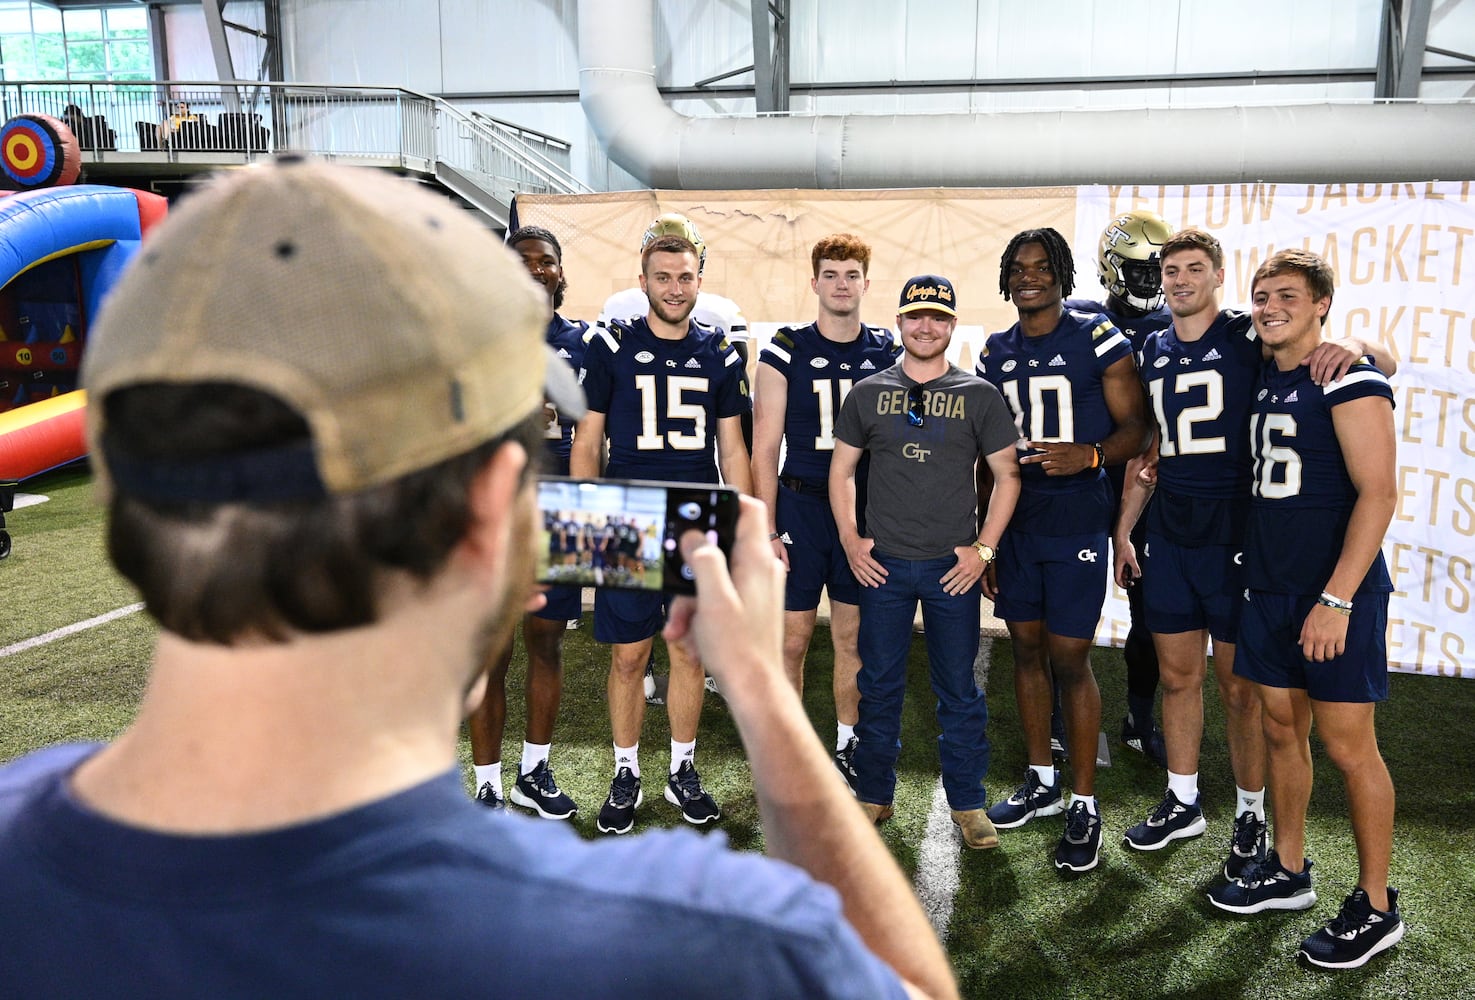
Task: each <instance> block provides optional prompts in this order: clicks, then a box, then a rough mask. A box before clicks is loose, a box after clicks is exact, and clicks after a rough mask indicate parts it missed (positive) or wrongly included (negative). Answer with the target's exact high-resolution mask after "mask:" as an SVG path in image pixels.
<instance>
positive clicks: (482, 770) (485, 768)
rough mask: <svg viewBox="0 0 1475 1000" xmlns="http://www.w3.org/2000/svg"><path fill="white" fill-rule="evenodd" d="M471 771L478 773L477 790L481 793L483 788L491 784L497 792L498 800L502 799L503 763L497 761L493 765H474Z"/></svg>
mask: <svg viewBox="0 0 1475 1000" xmlns="http://www.w3.org/2000/svg"><path fill="white" fill-rule="evenodd" d="M471 770H473V771H475V772H476V790H477V791H478V792H479V791H481V786H482V785H486V784H490V785H491V786H492V787H493V788H495V789H496V790H497V798H499V799H500V798H502V797H503V796H502V762H501V761H500V760H499V761H496V762H495V763H492V764H472V765H471Z"/></svg>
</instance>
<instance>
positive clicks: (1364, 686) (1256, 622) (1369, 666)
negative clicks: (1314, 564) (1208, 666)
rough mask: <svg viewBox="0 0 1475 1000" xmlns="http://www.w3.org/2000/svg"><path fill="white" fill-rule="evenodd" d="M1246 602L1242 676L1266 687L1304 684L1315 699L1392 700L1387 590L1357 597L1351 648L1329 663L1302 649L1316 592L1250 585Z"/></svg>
mask: <svg viewBox="0 0 1475 1000" xmlns="http://www.w3.org/2000/svg"><path fill="white" fill-rule="evenodd" d="M1244 601H1245V607H1244V613H1243V614H1242V615H1241V616H1240V620H1239V643H1238V644H1237V645H1236V647H1235V652H1234V672H1235V674H1236V675H1237V676H1240V677H1243V678H1245V679H1246V680H1251V681H1254V682H1255V683H1256V684H1264V685H1265V686H1266V687H1277V688H1301V689H1303V690H1304V691H1305V692H1306V694H1307V695H1308V696H1310V697H1311V698H1313V699H1315V700H1316V701H1331V702H1371V701H1386V700H1387V698H1388V647H1387V629H1388V595H1387V594H1377V593H1361V594H1358V595H1356V596H1355V597H1354V598H1353V599H1352V616H1351V617H1350V618H1348V619H1347V649H1346V652H1344V653H1343V654H1342V655H1341V656H1338V657H1336V658H1334V659H1331V660H1327V661H1326V662H1324V663H1313V662H1311V661H1310V660H1308V659H1306V657H1305V656H1303V655H1302V654H1301V626H1302V625H1303V624H1304V623H1305V621H1306V615H1307V614H1309V613H1310V612H1311V609H1312V608H1313V607H1314V606H1315V605H1316V598H1315V597H1312V596H1309V595H1305V594H1272V593H1268V592H1267V591H1263V590H1247V591H1245V596H1244Z"/></svg>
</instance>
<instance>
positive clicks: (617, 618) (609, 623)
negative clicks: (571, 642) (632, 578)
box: [594, 590, 666, 642]
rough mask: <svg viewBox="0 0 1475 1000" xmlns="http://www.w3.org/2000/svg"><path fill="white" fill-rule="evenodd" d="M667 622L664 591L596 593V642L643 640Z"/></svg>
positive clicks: (598, 591) (601, 591)
mask: <svg viewBox="0 0 1475 1000" xmlns="http://www.w3.org/2000/svg"><path fill="white" fill-rule="evenodd" d="M665 625H666V595H665V594H661V593H651V592H650V591H645V590H596V591H595V592H594V641H595V642H641V641H643V640H645V639H649V638H650V637H651V636H653V635H656V634H657V633H659V632H660V631H661V629H662V628H664V627H665Z"/></svg>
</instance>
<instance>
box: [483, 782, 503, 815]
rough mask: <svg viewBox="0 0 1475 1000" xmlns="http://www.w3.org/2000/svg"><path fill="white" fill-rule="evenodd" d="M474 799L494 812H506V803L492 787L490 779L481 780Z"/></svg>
mask: <svg viewBox="0 0 1475 1000" xmlns="http://www.w3.org/2000/svg"><path fill="white" fill-rule="evenodd" d="M476 801H477V802H479V803H481V804H482V805H484V806H486V807H487V808H488V809H491V810H492V811H494V812H506V811H507V803H506V802H505V801H504V800H503V798H502V796H501V795H499V794H498V793H497V790H496V789H495V788H493V787H492V783H491V782H490V781H483V782H482V783H481V787H480V788H478V789H477V790H476Z"/></svg>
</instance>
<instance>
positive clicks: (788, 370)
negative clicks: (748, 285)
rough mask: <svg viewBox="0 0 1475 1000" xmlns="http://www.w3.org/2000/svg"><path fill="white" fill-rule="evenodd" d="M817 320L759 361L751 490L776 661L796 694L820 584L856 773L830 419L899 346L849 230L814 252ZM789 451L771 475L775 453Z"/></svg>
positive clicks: (843, 741)
mask: <svg viewBox="0 0 1475 1000" xmlns="http://www.w3.org/2000/svg"><path fill="white" fill-rule="evenodd" d="M810 264H811V266H812V267H813V269H814V277H813V279H812V280H811V281H810V283H809V285H810V288H812V289H813V290H814V294H815V295H816V296H817V297H818V298H819V317H818V318H817V319H816V320H815V321H814V322H813V323H810V324H809V325H808V326H803V327H787V328H785V329H783V330H780V331H779V332H778V333H777V334H776V335H775V336H774V338H773V340H772V341H771V342H770V343H769V344H768V346H767V347H765V348H764V349H763V353H762V354H761V355H759V358H758V375H757V385H756V386H755V389H756V392H755V393H754V400H753V405H754V419H753V489H754V490H755V491H756V492H757V495H758V498H759V499H760V500H762V501H763V502H764V503H766V504H768V516H769V518H770V524H769V536H770V539H771V541H772V542H773V549H774V552H776V553H777V554H778V557H779V558H780V559H782V560H783V562H784V565H785V566H786V567H787V568H788V571H789V572H788V576H787V577H786V578H785V581H784V667H785V668H786V669H787V671H788V674H789V679H790V680H792V681H793V682H794V687H795V688H797V689H798V690H799V692H800V693H801V694H802V693H803V691H804V657H805V655H806V654H807V653H808V651H809V640H810V637H811V636H813V635H814V622H815V617H816V614H817V612H818V609H819V594H820V591H821V590H822V589H823V590H826V591H828V592H829V598H830V640H831V642H832V643H833V644H834V649H835V670H834V681H833V684H832V690H833V694H834V699H835V720H836V723H837V726H836V736H835V757H834V759H835V766H836V767H838V768H839V769H840V773H841V774H842V775H843V776H844V777H845V780H846V782H847V783H849V782H850V781H851V779H853V778H854V776H855V772H854V767H853V757H854V755H855V746H856V743H857V740H856V736H855V724H856V721H857V720H858V719H859V712H860V689H859V687H857V685H856V673H857V671H858V670H859V669H860V654H859V652H858V651H857V648H856V636H857V630H858V629H859V626H860V608H859V604H860V584H858V583H857V582H856V580H855V574H854V573H852V572H851V571H850V564H849V562H848V561H847V560H846V558H845V549H844V547H843V546H841V544H840V535H839V531H838V530H837V529H836V527H835V515H834V513H833V512H832V511H831V510H830V501H829V496H830V490H829V478H830V457H831V456H832V455H834V453H835V417H836V416H838V415H839V413H840V404H842V403H843V402H844V401H845V397H846V396H847V395H848V394H849V393H850V388H851V386H853V385H854V384H855V383H857V382H859V381H861V380H862V379H864V378H867V377H869V376H871V375H874V374H876V373H877V372H879V371H884V370H886V369H887V368H890V367H891V366H892V365H893V364H894V363H895V362H896V356H897V354H899V353H900V351H901V348H900V347H899V346H898V345H897V343H896V339H895V338H894V337H893V336H892V335H891V331H890V330H887V329H884V328H881V327H873V326H867V325H865V324H864V323H862V322H861V321H860V304H861V299H862V298H863V297H864V296H865V293H866V289H867V288H869V287H870V281H869V279H867V277H866V272H867V271H868V270H869V268H870V264H871V248H870V247H869V246H868V245H867V244H866V243H864V242H863V241H862V240H860V239H859V238H858V237H855V236H852V235H850V234H849V233H837V234H835V235H832V236H826V237H825V238H824V239H822V240H820V241H819V242H818V243H816V244H815V245H814V249H813V250H812V251H811V253H810ZM780 446H783V448H784V453H785V458H784V467H783V472H782V474H780V472H779V448H780Z"/></svg>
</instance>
